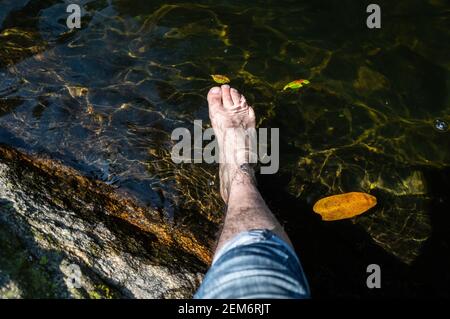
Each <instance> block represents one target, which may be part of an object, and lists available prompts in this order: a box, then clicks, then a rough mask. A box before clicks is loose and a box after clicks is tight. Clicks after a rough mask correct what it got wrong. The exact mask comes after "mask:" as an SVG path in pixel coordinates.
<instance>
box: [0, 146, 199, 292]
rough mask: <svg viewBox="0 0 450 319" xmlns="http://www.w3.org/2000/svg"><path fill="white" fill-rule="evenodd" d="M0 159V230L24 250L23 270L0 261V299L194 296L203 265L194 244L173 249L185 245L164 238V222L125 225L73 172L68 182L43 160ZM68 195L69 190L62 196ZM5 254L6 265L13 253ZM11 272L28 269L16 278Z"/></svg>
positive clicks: (9, 155) (7, 154) (8, 153)
mask: <svg viewBox="0 0 450 319" xmlns="http://www.w3.org/2000/svg"><path fill="white" fill-rule="evenodd" d="M0 155H2V156H0V198H1V199H2V206H1V214H0V225H2V227H3V229H7V231H8V232H9V236H8V238H11V236H14V238H16V239H17V240H18V244H17V245H19V246H20V247H22V248H21V250H19V251H22V253H21V255H20V256H21V258H19V259H18V260H19V261H20V263H21V265H25V266H26V267H19V268H17V267H11V266H9V267H7V265H5V264H4V263H3V264H2V263H0V270H2V272H5V274H7V275H8V277H5V276H4V278H5V279H3V280H2V283H0V284H1V286H0V291H2V297H4V298H19V297H24V296H27V297H38V298H39V297H47V298H48V297H50V298H52V297H55V298H116V297H125V298H189V297H191V296H192V294H193V292H194V291H195V289H196V287H197V286H198V284H199V282H200V280H201V276H202V273H203V272H204V271H205V269H206V263H205V262H204V261H202V260H201V256H200V257H199V256H198V253H199V251H198V250H197V251H196V250H195V248H196V247H195V246H194V247H189V246H187V247H185V248H184V249H183V248H181V245H179V244H177V242H176V241H177V240H180V238H181V240H182V239H183V237H182V236H181V235H178V236H179V237H175V235H174V237H175V238H170V237H169V239H167V238H166V237H164V235H167V230H165V229H164V227H165V226H164V224H163V223H161V225H160V228H161V229H160V230H158V228H157V225H156V223H155V224H151V223H150V222H149V221H142V226H141V227H142V228H140V227H139V224H138V225H133V223H135V224H136V221H137V218H136V217H134V219H133V218H131V219H130V221H131V222H130V221H127V217H126V216H120V215H118V214H116V213H115V212H114V211H113V209H114V208H115V207H116V206H115V205H117V204H114V205H113V204H111V203H109V204H108V203H107V202H106V201H107V196H106V195H105V194H103V195H105V196H106V197H105V196H102V195H101V192H98V189H97V190H96V191H95V192H94V190H93V189H90V188H91V187H92V186H93V185H91V184H90V183H89V181H86V180H83V178H82V177H81V176H77V175H71V174H75V173H74V171H72V170H68V171H65V172H64V173H63V172H61V171H60V172H59V173H60V174H62V176H64V177H65V178H61V175H60V176H58V174H57V173H54V174H51V175H50V174H49V172H48V169H49V167H47V166H46V164H43V162H39V160H35V158H32V157H29V156H27V155H24V154H23V153H21V152H18V151H16V150H13V149H11V148H8V147H6V148H5V147H3V149H2V152H0ZM34 160H35V161H34ZM47 164H48V163H47ZM55 165H56V164H55ZM56 166H58V165H56ZM59 168H61V167H59ZM70 176H71V177H70ZM68 177H69V178H68ZM74 180H77V181H78V182H79V183H78V185H76V186H75V185H74ZM100 188H101V187H100ZM55 189H59V190H60V191H59V193H56V192H55ZM69 189H71V190H72V192H70V191H69V192H65V191H66V190H69ZM83 192H84V195H82V193H83ZM69 194H70V195H69ZM67 196H70V198H69V197H67ZM110 199H111V198H110ZM122 209H123V207H122ZM121 211H123V210H121ZM146 225H147V226H146ZM149 225H153V226H152V227H154V228H151V227H150V226H149ZM152 231H153V233H152ZM158 231H160V233H158ZM161 233H162V234H161ZM170 235H172V234H168V236H170ZM158 236H160V238H158ZM161 237H162V239H161ZM163 240H167V241H163ZM171 240H172V242H171ZM187 243H189V242H187ZM190 248H193V249H194V250H193V251H189V249H190ZM2 251H3V253H4V254H7V256H6V257H5V258H6V259H9V260H11V255H12V254H13V253H12V251H13V250H11V249H9V250H7V249H3V250H2ZM8 251H9V253H8ZM14 251H17V249H16V250H14ZM16 259H17V258H16ZM73 265H76V267H79V269H80V274H81V276H80V280H79V286H75V287H74V286H73V285H71V284H70V282H69V280H70V279H71V278H72V279H73V276H74V268H73V267H74V266H73ZM11 269H29V270H28V271H25V272H21V273H17V272H16V273H14V271H12V270H11ZM11 276H12V277H13V278H11V280H9V279H10V277H11ZM36 281H37V282H38V283H40V284H41V286H43V287H47V288H48V289H45V291H46V292H48V293H49V295H45V293H44V292H43V291H39V290H38V291H36V289H34V288H33V287H34V286H33V287H31V288H30V287H29V286H30V283H33V282H36ZM42 283H44V284H42ZM16 288H17V289H16Z"/></svg>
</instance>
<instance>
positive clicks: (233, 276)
mask: <svg viewBox="0 0 450 319" xmlns="http://www.w3.org/2000/svg"><path fill="white" fill-rule="evenodd" d="M309 297H310V292H309V286H308V282H307V280H306V278H305V275H304V273H303V269H302V266H301V264H300V261H299V259H298V258H297V256H296V254H295V252H294V251H293V249H292V248H291V247H290V246H289V245H288V244H287V243H286V242H285V241H283V240H282V239H280V238H279V237H278V236H276V235H275V234H274V233H272V232H271V231H269V230H267V229H255V230H250V231H247V232H243V233H240V234H239V235H237V236H236V237H234V238H233V239H231V240H230V241H229V242H228V243H226V244H225V245H224V246H223V247H222V249H221V250H220V251H219V252H218V253H217V254H216V256H215V257H214V260H213V262H212V265H211V268H210V269H209V270H208V272H207V273H206V275H205V278H204V279H203V282H202V284H201V286H200V288H199V289H198V290H197V292H196V293H195V295H194V298H196V299H228V298H232V299H238V298H242V299H256V298H258V299H275V298H285V299H292V298H295V299H303V298H309Z"/></svg>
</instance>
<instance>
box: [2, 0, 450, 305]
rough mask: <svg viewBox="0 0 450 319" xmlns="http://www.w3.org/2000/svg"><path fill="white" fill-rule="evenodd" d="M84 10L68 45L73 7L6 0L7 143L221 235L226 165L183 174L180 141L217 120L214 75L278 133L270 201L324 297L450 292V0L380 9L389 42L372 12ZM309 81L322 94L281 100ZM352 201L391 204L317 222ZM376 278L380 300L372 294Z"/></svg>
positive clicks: (325, 6) (142, 6) (337, 5)
mask: <svg viewBox="0 0 450 319" xmlns="http://www.w3.org/2000/svg"><path fill="white" fill-rule="evenodd" d="M79 3H81V4H82V5H83V8H84V9H85V12H84V16H83V17H82V28H81V29H79V30H74V31H69V30H68V29H67V27H66V25H65V21H66V17H67V15H68V14H67V13H66V10H65V8H66V4H64V3H63V2H62V1H52V0H46V1H37V0H14V1H13V0H0V142H1V143H6V144H9V145H12V146H14V147H18V148H21V149H25V150H27V151H28V152H31V153H36V154H47V155H50V156H51V157H53V158H55V159H58V160H60V161H63V162H64V163H66V164H67V165H69V166H72V167H74V168H76V169H78V170H79V171H80V172H81V173H82V174H85V175H87V176H90V177H92V178H96V179H100V180H102V181H104V182H106V183H109V184H111V185H114V187H116V188H117V190H118V191H119V192H124V193H126V194H128V195H129V196H132V197H134V198H135V200H136V201H138V202H140V203H142V205H147V206H149V207H152V208H153V209H157V210H159V211H161V213H162V214H164V215H165V216H167V218H168V219H169V220H170V222H172V223H174V224H175V225H181V224H182V223H184V224H186V223H185V221H186V220H190V221H191V222H189V223H188V225H190V226H188V227H195V225H194V224H193V221H195V216H196V214H200V215H201V216H203V217H206V218H207V220H209V221H211V222H212V223H216V222H218V221H219V220H220V219H221V217H222V212H221V202H220V198H219V196H218V193H217V187H216V186H217V182H216V183H215V186H211V184H212V181H216V176H215V173H216V168H217V167H215V166H212V165H183V166H177V165H175V164H173V163H172V162H171V161H170V157H169V152H170V149H171V146H172V144H173V143H172V142H171V140H170V133H171V132H172V130H173V129H174V128H176V127H180V126H184V127H187V128H190V129H192V125H193V124H192V123H193V120H194V119H202V120H203V121H204V123H205V124H206V123H207V122H208V111H207V104H206V100H205V95H206V92H207V91H208V89H209V88H210V87H211V86H212V85H214V83H213V82H212V80H211V77H210V74H224V75H227V76H228V77H229V78H230V79H231V84H232V85H233V86H234V87H236V88H238V89H239V90H240V91H242V92H244V94H245V95H246V97H247V100H248V101H249V102H250V104H252V105H253V106H254V108H255V111H256V113H257V116H258V119H259V125H260V126H262V127H278V128H280V139H281V140H280V142H281V153H280V157H281V167H280V172H279V174H277V175H276V176H262V177H261V178H260V179H261V181H260V187H261V189H262V192H263V193H264V195H265V198H266V200H267V202H268V204H269V205H270V206H271V208H272V209H273V211H274V212H275V213H276V214H277V216H278V217H279V218H280V219H281V220H282V221H283V223H285V225H286V228H287V230H288V232H289V234H290V235H291V236H292V237H293V238H294V242H295V244H296V247H297V248H298V252H299V254H300V255H301V257H302V259H304V261H303V262H304V264H305V268H306V271H307V273H309V274H310V275H309V276H310V281H311V286H312V290H313V293H314V292H315V293H316V295H317V296H331V295H336V294H337V295H344V296H364V295H376V296H378V295H380V296H385V295H405V296H408V295H420V294H422V293H425V291H428V292H429V291H430V290H431V291H432V292H431V294H433V293H434V294H436V295H443V294H448V289H446V287H448V285H449V283H450V279H449V274H448V271H445V269H450V268H448V266H449V265H450V261H449V255H450V254H448V252H449V251H448V250H449V237H448V235H447V234H446V232H445V230H446V229H448V226H449V225H450V223H449V217H448V213H449V211H450V210H449V192H448V189H449V188H448V187H449V186H450V173H449V165H450V139H449V132H448V130H445V129H439V128H442V127H444V128H445V124H446V123H449V122H450V115H449V110H450V97H449V93H448V92H449V87H450V73H449V71H450V54H449V53H450V28H449V26H450V6H449V5H448V3H447V2H446V1H443V0H429V1H418V0H412V1H411V0H410V1H395V2H394V1H378V4H379V5H380V6H381V8H382V28H381V29H379V30H370V29H368V28H367V27H366V25H365V21H366V17H367V14H366V10H365V9H366V6H367V4H368V3H369V2H366V1H360V2H359V3H356V1H333V0H330V1H317V0H316V1H301V2H300V1H290V0H281V1H251V2H248V1H246V2H243V1H196V2H192V3H189V2H184V3H182V2H170V3H166V2H164V1H119V0H117V1H115V0H111V1H80V2H79ZM296 79H308V80H310V81H311V84H310V85H309V86H307V87H305V88H304V89H302V90H301V91H299V92H283V91H282V88H283V86H284V85H285V84H286V83H288V82H290V81H292V80H296ZM436 120H440V121H441V122H443V123H444V126H442V125H439V126H438V127H437V128H436ZM447 127H448V124H447ZM347 191H364V192H370V193H372V194H374V195H375V196H377V198H378V205H377V207H376V208H375V209H374V210H372V211H371V212H370V213H368V214H367V215H363V216H361V217H359V218H357V219H355V220H353V222H352V221H343V222H337V223H332V224H329V223H323V222H321V221H320V220H319V219H318V217H317V216H315V215H314V214H313V213H312V210H311V207H312V205H313V204H314V202H315V201H316V200H317V199H319V198H321V197H323V196H326V195H330V194H336V193H342V192H347ZM180 227H181V226H180ZM446 227H447V228H446ZM377 260H378V261H377ZM377 262H378V263H382V264H384V265H385V268H386V269H387V270H386V273H387V274H386V278H387V279H386V287H387V288H386V290H384V292H371V291H368V290H367V288H366V287H365V276H366V273H365V267H366V266H367V264H369V263H377ZM435 267H437V269H438V270H435V271H434V272H433V271H431V269H435ZM446 267H447V268H446ZM439 269H440V270H442V271H441V273H440V272H439ZM442 278H444V279H442ZM402 282H403V283H404V282H408V284H404V285H403V284H402ZM429 293H430V292H429Z"/></svg>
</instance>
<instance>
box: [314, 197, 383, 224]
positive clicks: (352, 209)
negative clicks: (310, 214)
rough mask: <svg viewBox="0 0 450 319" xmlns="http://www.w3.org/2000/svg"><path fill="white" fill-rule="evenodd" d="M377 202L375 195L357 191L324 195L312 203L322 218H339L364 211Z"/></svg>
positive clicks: (328, 219) (349, 216)
mask: <svg viewBox="0 0 450 319" xmlns="http://www.w3.org/2000/svg"><path fill="white" fill-rule="evenodd" d="M376 204H377V199H376V197H374V196H372V195H369V194H366V193H359V192H351V193H345V194H340V195H333V196H329V197H325V198H322V199H320V200H319V201H317V203H315V204H314V207H313V210H314V212H315V213H317V214H319V215H321V216H322V220H327V221H330V220H340V219H345V218H351V217H354V216H357V215H360V214H362V213H364V212H365V211H367V210H369V209H370V208H372V207H374V206H375V205H376Z"/></svg>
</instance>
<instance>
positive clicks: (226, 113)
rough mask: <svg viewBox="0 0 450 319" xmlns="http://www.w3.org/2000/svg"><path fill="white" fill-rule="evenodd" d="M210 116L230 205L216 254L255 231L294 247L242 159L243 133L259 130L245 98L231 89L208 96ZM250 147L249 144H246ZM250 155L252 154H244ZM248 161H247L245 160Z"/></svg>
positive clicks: (224, 192)
mask: <svg viewBox="0 0 450 319" xmlns="http://www.w3.org/2000/svg"><path fill="white" fill-rule="evenodd" d="M208 103H209V115H210V119H211V123H212V127H213V129H214V133H215V135H216V138H218V144H219V149H220V159H221V164H220V183H221V194H222V197H223V199H224V201H225V202H226V203H227V213H226V217H225V222H224V226H223V229H222V233H221V235H220V238H219V242H218V245H217V248H216V252H217V251H219V250H220V248H221V247H222V246H223V245H224V244H225V243H226V242H227V241H228V240H230V239H231V238H233V237H234V236H236V235H237V234H239V233H241V232H244V231H248V230H251V229H269V230H271V231H272V232H273V233H275V234H276V235H278V236H279V237H280V238H282V239H284V240H285V241H286V242H287V243H288V244H290V245H291V246H292V244H291V242H290V240H289V238H288V236H287V234H286V233H285V231H284V230H283V227H282V226H281V225H280V223H279V222H278V221H277V219H276V218H275V216H274V215H273V214H272V213H271V211H270V210H269V208H268V207H267V205H266V203H265V202H264V200H263V198H262V197H261V194H260V193H259V191H258V189H257V187H256V180H255V176H254V172H253V169H252V168H251V166H250V165H249V164H248V162H247V161H245V158H246V157H245V156H241V155H242V154H241V153H242V151H243V150H242V149H241V146H242V144H240V143H237V142H236V141H237V140H239V139H246V138H248V137H246V136H245V135H244V136H240V134H244V132H243V131H242V130H231V132H232V134H227V130H228V133H229V132H230V130H229V129H234V128H235V129H241V128H243V129H250V128H254V127H255V114H254V111H253V109H252V108H251V107H250V106H248V105H247V102H246V100H245V98H244V97H243V96H242V95H241V94H239V92H238V91H237V90H235V89H231V88H230V87H229V86H228V85H223V86H222V87H221V88H219V87H214V88H212V89H211V90H210V92H209V93H208ZM246 145H247V146H248V143H247V144H246ZM244 153H248V150H244ZM243 159H244V160H243Z"/></svg>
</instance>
